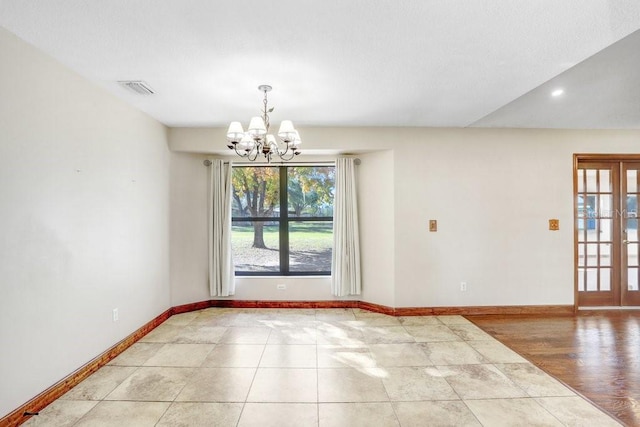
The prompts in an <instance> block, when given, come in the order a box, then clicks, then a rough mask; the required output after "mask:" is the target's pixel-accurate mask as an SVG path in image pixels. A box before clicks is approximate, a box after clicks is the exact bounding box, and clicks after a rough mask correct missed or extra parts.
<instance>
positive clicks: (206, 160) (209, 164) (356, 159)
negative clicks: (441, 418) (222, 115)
mask: <svg viewBox="0 0 640 427" xmlns="http://www.w3.org/2000/svg"><path fill="white" fill-rule="evenodd" d="M361 163H362V160H360V159H359V158H358V157H356V158H355V164H356V165H359V164H361ZM202 164H203V165H205V166H211V160H209V159H205V160H203V161H202ZM224 164H225V165H228V164H229V162H224ZM257 164H258V165H263V164H264V163H257ZM330 164H331V165H332V164H335V162H334V161H326V160H325V161H317V162H290V163H289V162H272V163H267V165H275V166H281V165H289V166H297V165H318V166H322V165H330ZM234 165H240V166H248V165H256V163H253V162H242V163H234Z"/></svg>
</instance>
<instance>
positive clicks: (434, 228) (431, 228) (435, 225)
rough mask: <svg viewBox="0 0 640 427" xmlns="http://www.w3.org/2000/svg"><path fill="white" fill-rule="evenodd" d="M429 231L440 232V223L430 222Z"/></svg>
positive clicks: (431, 220) (433, 220) (432, 220)
mask: <svg viewBox="0 0 640 427" xmlns="http://www.w3.org/2000/svg"><path fill="white" fill-rule="evenodd" d="M429 231H432V232H435V231H438V221H437V220H435V219H430V220H429Z"/></svg>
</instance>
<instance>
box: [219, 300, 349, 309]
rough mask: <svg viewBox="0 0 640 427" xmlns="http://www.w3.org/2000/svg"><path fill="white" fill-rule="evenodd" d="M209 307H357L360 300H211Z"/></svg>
mask: <svg viewBox="0 0 640 427" xmlns="http://www.w3.org/2000/svg"><path fill="white" fill-rule="evenodd" d="M209 303H210V307H226V308H298V309H301V308H358V306H359V304H360V301H344V300H343V301H264V300H211V301H209Z"/></svg>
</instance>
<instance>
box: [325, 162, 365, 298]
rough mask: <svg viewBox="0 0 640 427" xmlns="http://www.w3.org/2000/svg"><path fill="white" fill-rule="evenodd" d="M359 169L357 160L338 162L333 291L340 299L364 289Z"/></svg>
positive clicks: (332, 270) (334, 220)
mask: <svg viewBox="0 0 640 427" xmlns="http://www.w3.org/2000/svg"><path fill="white" fill-rule="evenodd" d="M355 168H356V166H355V159H353V158H345V157H340V158H338V159H337V160H336V185H335V195H334V200H333V259H332V262H331V291H332V293H333V294H334V295H336V296H347V295H360V293H361V290H362V284H361V281H360V236H359V232H358V202H357V200H356V171H355Z"/></svg>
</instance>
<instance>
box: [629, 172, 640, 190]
mask: <svg viewBox="0 0 640 427" xmlns="http://www.w3.org/2000/svg"><path fill="white" fill-rule="evenodd" d="M627 192H629V193H637V192H638V171H636V170H628V171H627Z"/></svg>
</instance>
